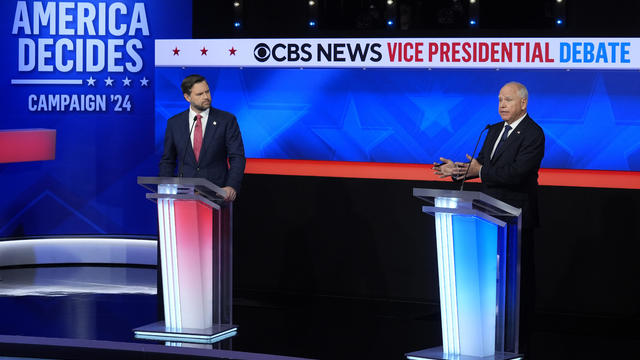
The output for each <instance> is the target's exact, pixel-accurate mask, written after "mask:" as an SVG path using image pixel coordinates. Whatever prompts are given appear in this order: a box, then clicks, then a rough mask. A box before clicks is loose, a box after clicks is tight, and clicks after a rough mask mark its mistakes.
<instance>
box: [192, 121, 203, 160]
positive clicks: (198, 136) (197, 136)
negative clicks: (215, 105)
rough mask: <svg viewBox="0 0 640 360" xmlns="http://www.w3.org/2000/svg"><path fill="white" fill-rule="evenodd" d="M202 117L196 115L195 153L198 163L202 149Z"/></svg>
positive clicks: (194, 130) (194, 131) (194, 132)
mask: <svg viewBox="0 0 640 360" xmlns="http://www.w3.org/2000/svg"><path fill="white" fill-rule="evenodd" d="M200 119H202V115H200V114H198V115H196V128H195V129H193V152H194V153H195V154H196V161H198V159H199V158H200V149H202V121H200Z"/></svg>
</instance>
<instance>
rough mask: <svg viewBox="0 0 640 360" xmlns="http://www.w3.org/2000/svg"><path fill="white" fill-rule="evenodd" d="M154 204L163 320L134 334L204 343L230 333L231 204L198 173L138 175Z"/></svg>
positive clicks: (233, 330) (143, 337) (138, 329)
mask: <svg viewBox="0 0 640 360" xmlns="http://www.w3.org/2000/svg"><path fill="white" fill-rule="evenodd" d="M138 184H140V185H142V186H143V187H145V188H146V189H148V190H149V191H150V193H147V194H146V198H147V199H149V200H152V201H155V202H157V204H158V240H159V246H160V263H161V272H162V286H163V289H164V291H163V299H162V300H163V304H164V318H165V320H164V321H160V322H156V323H153V324H149V325H145V326H142V327H139V328H136V329H133V331H134V333H135V337H136V338H139V339H149V340H160V341H167V342H181V343H182V342H185V343H204V344H210V343H214V342H217V341H220V340H222V339H225V338H228V337H231V336H234V335H235V334H236V333H237V330H238V327H237V326H236V325H233V324H232V311H233V309H232V300H233V293H232V223H233V220H232V213H233V211H232V210H233V209H232V203H225V202H224V201H222V197H223V196H224V194H225V192H224V190H222V189H220V188H219V187H218V186H216V185H214V184H212V183H211V182H209V181H208V180H206V179H202V178H178V177H138Z"/></svg>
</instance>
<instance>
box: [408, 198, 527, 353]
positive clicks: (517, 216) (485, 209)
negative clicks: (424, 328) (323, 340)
mask: <svg viewBox="0 0 640 360" xmlns="http://www.w3.org/2000/svg"><path fill="white" fill-rule="evenodd" d="M413 196H414V197H416V198H419V199H421V200H423V201H424V202H425V205H423V206H422V212H424V213H427V214H431V215H433V216H434V217H435V232H436V242H437V256H438V278H439V283H440V284H439V288H440V312H441V319H442V346H441V347H435V348H431V349H425V350H420V351H416V352H411V353H408V354H406V357H407V358H408V359H410V360H418V359H458V360H467V359H469V360H471V359H483V360H488V359H492V360H503V359H517V358H520V357H521V355H519V354H518V325H519V303H520V299H519V293H520V229H521V221H522V220H521V210H520V209H518V208H515V207H513V206H510V205H508V204H506V203H504V202H502V201H499V200H497V199H494V198H492V197H490V196H488V195H486V194H483V193H480V192H474V191H456V190H439V189H421V188H414V189H413Z"/></svg>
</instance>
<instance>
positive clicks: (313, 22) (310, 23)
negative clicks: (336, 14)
mask: <svg viewBox="0 0 640 360" xmlns="http://www.w3.org/2000/svg"><path fill="white" fill-rule="evenodd" d="M316 25H317V24H316V22H315V21H314V20H310V21H309V27H312V28H314V27H316Z"/></svg>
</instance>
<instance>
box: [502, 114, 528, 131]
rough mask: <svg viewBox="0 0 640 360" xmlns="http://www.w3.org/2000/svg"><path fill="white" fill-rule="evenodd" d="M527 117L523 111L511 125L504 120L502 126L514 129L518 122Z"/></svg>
mask: <svg viewBox="0 0 640 360" xmlns="http://www.w3.org/2000/svg"><path fill="white" fill-rule="evenodd" d="M525 117H527V113H524V115H522V117H521V118H520V119H518V120H516V121H514V122H512V123H511V125H509V124H507V122H506V121H505V122H504V126H507V125H509V126H511V130H513V129H515V128H516V127H517V126H518V125H520V122H522V120H523V119H524V118H525Z"/></svg>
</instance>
